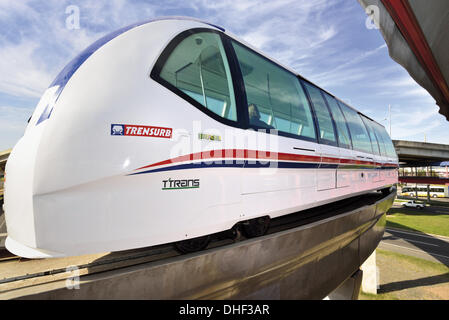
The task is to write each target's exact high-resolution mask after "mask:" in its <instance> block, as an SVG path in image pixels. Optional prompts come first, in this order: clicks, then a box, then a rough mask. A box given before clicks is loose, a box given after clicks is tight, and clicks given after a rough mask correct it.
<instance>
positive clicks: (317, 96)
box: [303, 81, 337, 146]
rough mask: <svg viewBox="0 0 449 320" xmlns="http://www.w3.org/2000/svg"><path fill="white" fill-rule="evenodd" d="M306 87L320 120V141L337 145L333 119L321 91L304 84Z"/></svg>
mask: <svg viewBox="0 0 449 320" xmlns="http://www.w3.org/2000/svg"><path fill="white" fill-rule="evenodd" d="M303 83H304V85H305V87H306V89H307V92H308V93H309V96H310V100H311V101H312V105H313V109H314V110H315V115H316V118H317V120H318V127H319V128H318V129H319V137H320V141H321V142H322V143H325V144H330V145H335V146H336V145H337V138H336V135H335V132H334V126H333V124H332V118H331V115H330V113H329V109H328V108H327V105H326V102H325V101H324V98H323V95H322V94H321V90H320V89H318V88H317V87H315V86H313V85H311V84H309V83H307V82H304V81H303Z"/></svg>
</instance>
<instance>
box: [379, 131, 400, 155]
mask: <svg viewBox="0 0 449 320" xmlns="http://www.w3.org/2000/svg"><path fill="white" fill-rule="evenodd" d="M375 125H376V129H377V130H376V132H378V133H379V135H380V136H381V137H382V140H383V142H384V146H385V151H386V153H387V156H388V157H390V158H397V154H396V150H395V148H394V145H393V142H392V141H391V138H390V136H389V135H388V133H387V131H386V130H385V128H384V127H382V126H381V125H380V124H375Z"/></svg>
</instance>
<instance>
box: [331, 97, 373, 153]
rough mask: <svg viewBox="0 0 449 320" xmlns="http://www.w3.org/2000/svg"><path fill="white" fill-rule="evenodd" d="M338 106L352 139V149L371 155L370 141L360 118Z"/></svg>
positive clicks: (354, 112)
mask: <svg viewBox="0 0 449 320" xmlns="http://www.w3.org/2000/svg"><path fill="white" fill-rule="evenodd" d="M339 105H340V107H341V109H342V111H343V114H344V115H345V118H346V121H347V123H348V127H349V131H350V132H351V137H352V146H353V147H354V149H356V150H359V151H362V152H367V153H373V150H372V148H371V140H370V139H369V136H368V132H367V131H366V127H365V125H364V124H363V121H362V118H361V117H360V116H359V114H358V112H357V111H355V110H353V109H351V108H350V107H348V106H346V105H345V104H343V103H340V102H339Z"/></svg>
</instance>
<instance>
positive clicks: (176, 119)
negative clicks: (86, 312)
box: [4, 17, 398, 258]
mask: <svg viewBox="0 0 449 320" xmlns="http://www.w3.org/2000/svg"><path fill="white" fill-rule="evenodd" d="M251 129H256V130H258V131H256V130H251ZM241 137H244V138H243V139H241ZM248 137H249V138H248ZM251 137H252V138H254V137H257V139H258V140H257V141H258V142H257V143H250V142H248V143H245V142H243V143H240V144H239V142H238V141H240V142H241V141H250V140H251V139H252V138H251ZM250 138H251V139H250ZM245 139H247V140H245ZM264 139H265V140H267V141H268V142H269V143H268V142H266V141H263V140H264ZM231 140H232V141H231ZM236 141H237V142H236ZM260 141H262V142H260ZM189 146H193V148H189ZM211 150H212V151H211ZM397 167H398V159H397V156H396V153H395V150H394V147H393V144H392V142H391V140H390V138H389V136H388V134H387V133H386V131H385V129H384V128H383V127H382V126H381V125H379V124H378V123H376V122H374V121H372V120H371V119H369V118H368V117H366V116H364V115H362V114H361V113H359V112H357V111H356V110H354V109H353V108H351V107H349V106H347V105H346V104H345V103H343V102H342V101H340V100H338V99H336V98H335V97H334V96H332V95H331V94H329V93H328V92H326V91H324V90H322V89H320V88H319V87H317V86H315V85H314V84H312V83H311V82H309V81H307V80H305V79H304V78H302V77H301V76H300V75H298V74H297V73H296V72H294V71H292V70H290V69H288V68H286V67H284V66H282V65H281V64H279V63H277V62H275V61H273V60H272V59H271V58H268V57H267V56H266V55H264V54H263V53H261V52H259V51H258V50H257V49H254V48H253V47H251V46H250V45H248V44H246V43H245V42H243V41H241V40H239V39H238V38H237V37H235V36H233V35H231V34H229V33H228V32H225V30H224V29H222V28H220V27H217V26H214V25H210V24H207V23H204V22H200V21H197V20H193V19H187V18H177V17H174V18H165V19H159V20H153V21H147V22H144V23H139V24H135V25H132V26H129V27H126V28H123V29H120V30H118V31H116V32H114V33H112V34H109V35H107V36H106V37H104V38H102V39H100V40H98V41H97V42H95V43H93V44H92V45H91V46H89V47H88V48H87V49H86V50H84V51H83V52H82V53H81V54H80V55H79V56H77V57H76V58H75V59H74V60H72V61H71V62H70V63H69V64H68V65H67V66H66V67H65V68H64V69H63V70H62V71H61V73H60V74H59V75H58V76H57V78H56V79H55V80H54V82H53V83H52V84H51V85H50V87H49V88H48V89H47V90H46V91H45V93H44V94H43V96H42V98H41V100H40V102H39V103H38V105H37V107H36V109H35V111H34V113H33V115H32V117H31V118H30V121H29V124H28V126H27V128H26V131H25V134H24V136H23V137H22V138H21V139H20V141H19V142H18V143H17V145H16V146H15V147H14V150H13V151H12V153H11V156H10V157H9V160H8V163H7V168H6V183H5V203H4V209H5V215H6V224H7V231H8V238H7V240H6V247H7V249H8V250H9V251H11V252H12V253H14V254H16V255H19V256H23V257H28V258H43V257H59V256H68V255H79V254H86V253H96V252H108V251H118V250H124V249H131V248H139V247H146V246H152V245H158V244H163V243H171V242H177V243H178V245H179V248H180V249H181V250H184V251H189V250H196V249H199V248H201V247H204V246H205V243H206V242H207V238H208V236H207V235H209V234H213V233H217V232H221V231H223V230H229V229H231V228H233V227H234V226H235V225H242V224H243V225H244V227H242V228H244V231H245V232H246V233H247V234H248V235H250V236H251V235H258V234H263V233H264V231H265V229H266V225H267V221H269V219H268V218H274V217H278V216H281V215H285V214H289V213H292V212H297V211H300V210H304V209H308V208H312V207H315V206H319V205H323V204H327V203H330V202H334V201H337V200H341V199H344V198H348V197H351V196H354V195H357V194H362V193H366V192H370V191H373V190H384V191H385V190H388V188H389V187H391V186H392V185H393V184H395V183H396V182H397ZM189 239H190V240H189Z"/></svg>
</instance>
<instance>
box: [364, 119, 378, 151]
mask: <svg viewBox="0 0 449 320" xmlns="http://www.w3.org/2000/svg"><path fill="white" fill-rule="evenodd" d="M362 120H363V122H364V123H365V125H366V129H367V130H368V134H369V137H370V139H371V145H372V147H373V151H374V153H375V154H377V155H380V147H379V143H378V141H377V138H376V135H375V134H374V127H373V124H374V122H372V121H371V120H370V119H368V118H367V117H365V116H362Z"/></svg>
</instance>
